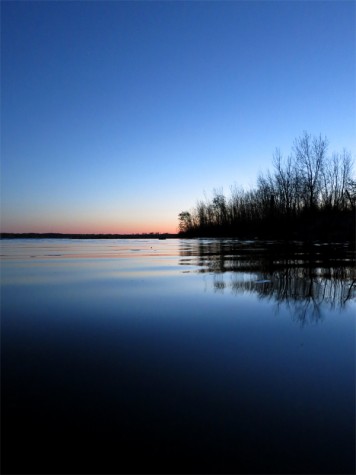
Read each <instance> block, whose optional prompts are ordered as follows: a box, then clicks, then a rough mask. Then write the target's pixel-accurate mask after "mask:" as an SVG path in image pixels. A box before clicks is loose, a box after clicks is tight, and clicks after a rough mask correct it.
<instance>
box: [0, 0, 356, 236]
mask: <svg viewBox="0 0 356 475" xmlns="http://www.w3.org/2000/svg"><path fill="white" fill-rule="evenodd" d="M355 6H356V3H355V2H354V1H340V0H338V1H304V2H303V1H290V2H288V1H271V2H269V1H261V2H253V1H252V2H241V1H236V2H223V1H216V2H215V1H210V2H204V1H202V2H198V1H190V2H183V1H177V2H174V1H169V2H168V1H166V2H165V1H163V2H151V1H146V2H139V1H138V2H137V1H136V2H119V1H112V2H106V1H97V2H95V1H90V2H89V1H81V2H75V1H71V2H66V1H61V2H59V1H58V2H56V1H51V2H46V1H39V2H32V1H27V2H17V1H11V2H10V1H4V0H3V1H2V2H1V50H2V51H1V52H2V55H1V61H2V64H1V67H2V69H1V75H2V81H1V95H2V99H1V100H2V105H1V108H2V121H1V129H2V131H1V136H2V141H1V230H2V232H78V233H80V232H83V233H85V232H93V233H100V232H107V233H116V232H117V233H129V232H151V231H152V232H156V231H159V232H176V230H177V225H178V220H177V215H178V213H179V212H180V211H182V210H185V209H190V208H191V207H193V206H194V205H195V204H196V201H197V200H198V199H203V198H204V193H206V194H207V195H208V196H211V192H212V191H213V189H214V188H223V190H224V192H225V193H226V194H228V193H229V189H230V186H231V185H234V184H237V185H241V186H243V187H244V188H249V187H253V186H255V183H256V178H257V175H258V173H259V172H261V171H262V172H263V171H266V169H268V168H271V162H272V155H273V152H274V150H275V148H276V147H280V149H281V151H282V152H283V153H284V154H286V155H287V154H288V153H289V152H290V149H291V146H292V143H293V140H294V139H295V138H296V137H298V136H300V135H301V133H302V132H303V131H304V130H307V131H308V132H310V133H312V134H315V135H316V134H319V133H321V134H322V135H326V136H327V137H328V139H329V141H330V147H329V151H330V153H332V152H333V151H341V150H342V149H343V148H344V147H345V148H346V149H347V150H349V151H350V152H351V154H352V156H353V158H355V157H356V145H355V141H356V121H355V111H356V107H355V105H356V100H355V94H356V92H355V89H356V80H355V63H356V53H355V52H356V47H355V45H356V35H355V31H356V7H355Z"/></svg>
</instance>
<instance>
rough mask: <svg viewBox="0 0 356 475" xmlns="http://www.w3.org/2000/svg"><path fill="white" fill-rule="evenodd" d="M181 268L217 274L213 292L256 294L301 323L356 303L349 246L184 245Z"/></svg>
mask: <svg viewBox="0 0 356 475" xmlns="http://www.w3.org/2000/svg"><path fill="white" fill-rule="evenodd" d="M180 264H182V265H194V266H197V267H198V269H197V271H198V272H203V273H209V274H213V279H212V287H213V290H214V291H215V292H220V293H224V292H230V293H232V294H236V295H238V294H241V293H254V294H257V295H258V297H259V298H261V299H269V300H271V301H273V302H274V303H275V304H276V306H277V310H278V308H279V306H280V305H284V306H287V307H288V309H289V311H290V312H291V315H292V317H293V318H295V319H296V320H297V321H299V322H300V323H301V324H305V323H307V322H315V321H318V320H320V319H322V310H323V309H327V308H329V309H339V310H341V309H343V308H344V307H345V306H346V304H347V302H349V301H351V300H355V299H356V268H355V253H354V251H353V250H351V249H350V248H349V246H348V245H346V244H345V245H344V244H342V245H340V244H334V245H330V244H320V243H319V244H314V245H311V246H309V247H306V246H304V245H302V244H301V243H293V244H292V245H291V244H289V245H288V246H287V245H285V244H283V243H278V242H258V241H237V240H207V239H205V240H194V241H193V240H192V241H188V240H186V241H182V244H181V249H180Z"/></svg>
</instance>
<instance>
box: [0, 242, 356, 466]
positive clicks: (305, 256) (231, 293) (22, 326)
mask: <svg viewBox="0 0 356 475" xmlns="http://www.w3.org/2000/svg"><path fill="white" fill-rule="evenodd" d="M1 256H2V257H1V353H2V357H1V370H2V371H1V378H2V381H1V382H2V473H308V474H310V473H323V474H324V473H338V474H342V473H343V474H346V473H354V472H355V318H356V284H355V282H356V272H355V255H354V253H352V252H351V251H349V249H348V247H347V246H338V245H332V246H330V245H329V246H326V245H323V244H322V243H321V244H318V245H315V246H313V247H312V248H309V249H308V250H305V248H304V247H303V246H301V245H295V246H293V247H292V248H286V246H284V245H283V244H281V243H271V242H263V243H261V242H254V241H237V240H218V239H210V240H209V239H197V240H184V239H182V240H179V239H167V240H157V239H155V240H147V239H146V240H144V239H142V240H139V239H137V240H66V239H60V240H57V239H36V240H25V239H23V240H21V239H18V240H6V239H4V240H2V241H1Z"/></svg>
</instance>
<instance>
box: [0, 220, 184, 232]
mask: <svg viewBox="0 0 356 475" xmlns="http://www.w3.org/2000/svg"><path fill="white" fill-rule="evenodd" d="M1 232H2V233H20V234H21V233H39V234H41V233H61V234H149V233H160V234H164V233H169V234H175V233H177V232H178V225H176V226H174V225H173V224H172V223H167V224H166V225H165V224H164V223H160V224H159V223H151V224H150V223H142V224H140V223H135V224H128V223H125V224H122V225H120V224H117V223H115V224H114V225H110V224H108V223H97V224H94V225H93V224H91V223H87V224H85V223H78V224H74V223H63V224H52V223H46V222H45V221H41V222H32V223H16V224H15V223H14V224H12V225H9V226H3V227H2V229H1Z"/></svg>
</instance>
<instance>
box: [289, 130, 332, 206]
mask: <svg viewBox="0 0 356 475" xmlns="http://www.w3.org/2000/svg"><path fill="white" fill-rule="evenodd" d="M327 147H328V141H327V139H326V138H322V137H321V135H319V137H312V136H311V134H308V133H307V132H304V133H303V135H302V136H301V137H299V138H297V139H296V140H295V142H294V152H295V158H296V166H297V171H298V175H299V176H300V178H301V180H302V189H303V192H304V194H305V204H306V206H307V207H308V208H310V209H312V208H314V207H316V206H317V204H318V198H319V193H320V191H321V177H322V172H323V167H324V162H325V156H326V151H327Z"/></svg>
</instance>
